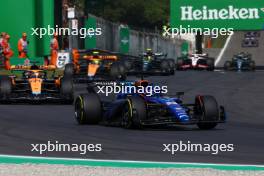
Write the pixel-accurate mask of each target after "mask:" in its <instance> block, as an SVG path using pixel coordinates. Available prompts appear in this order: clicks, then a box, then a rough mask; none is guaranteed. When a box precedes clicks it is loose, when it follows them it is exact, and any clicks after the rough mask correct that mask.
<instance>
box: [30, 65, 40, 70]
mask: <svg viewBox="0 0 264 176" xmlns="http://www.w3.org/2000/svg"><path fill="white" fill-rule="evenodd" d="M30 69H31V70H39V66H38V65H36V64H33V65H32V66H31V67H30Z"/></svg>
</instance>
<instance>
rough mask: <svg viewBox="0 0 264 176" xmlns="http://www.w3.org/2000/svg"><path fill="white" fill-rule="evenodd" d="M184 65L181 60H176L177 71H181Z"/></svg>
mask: <svg viewBox="0 0 264 176" xmlns="http://www.w3.org/2000/svg"><path fill="white" fill-rule="evenodd" d="M183 64H184V60H183V59H177V70H182V65H183Z"/></svg>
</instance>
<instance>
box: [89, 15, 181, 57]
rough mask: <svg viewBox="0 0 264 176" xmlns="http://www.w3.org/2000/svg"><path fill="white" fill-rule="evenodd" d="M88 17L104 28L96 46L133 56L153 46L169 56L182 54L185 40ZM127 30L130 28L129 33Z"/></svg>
mask: <svg viewBox="0 0 264 176" xmlns="http://www.w3.org/2000/svg"><path fill="white" fill-rule="evenodd" d="M88 19H89V20H91V19H93V20H95V21H96V27H97V28H101V29H102V35H100V36H96V42H95V47H96V48H99V49H103V50H109V51H115V52H122V53H126V54H130V55H133V56H138V55H139V54H140V53H142V52H144V51H145V50H146V49H147V48H151V49H152V50H153V51H154V52H163V53H166V54H167V55H168V57H169V58H176V57H177V56H179V55H181V49H182V44H183V43H184V40H181V39H174V40H172V39H166V38H164V37H162V36H161V35H160V34H159V33H149V32H142V31H136V30H131V29H129V27H128V26H125V25H122V24H118V23H112V22H109V21H107V20H104V19H102V18H99V17H96V16H93V15H89V18H88ZM126 30H128V32H127V33H126ZM121 31H123V32H121ZM89 45H90V44H89ZM126 48H127V51H126Z"/></svg>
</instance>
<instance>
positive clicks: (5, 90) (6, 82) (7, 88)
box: [0, 76, 12, 98]
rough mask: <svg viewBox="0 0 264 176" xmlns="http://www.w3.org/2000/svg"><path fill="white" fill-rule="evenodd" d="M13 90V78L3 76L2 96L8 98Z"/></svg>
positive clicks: (0, 88)
mask: <svg viewBox="0 0 264 176" xmlns="http://www.w3.org/2000/svg"><path fill="white" fill-rule="evenodd" d="M11 92H12V83H11V79H10V78H9V77H8V76H2V77H1V78H0V96H1V97H2V98H7V97H8V95H10V94H11Z"/></svg>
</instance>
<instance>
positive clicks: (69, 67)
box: [64, 63, 74, 76]
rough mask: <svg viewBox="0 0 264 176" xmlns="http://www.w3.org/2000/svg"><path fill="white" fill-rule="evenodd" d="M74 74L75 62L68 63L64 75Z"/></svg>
mask: <svg viewBox="0 0 264 176" xmlns="http://www.w3.org/2000/svg"><path fill="white" fill-rule="evenodd" d="M73 75H74V64H72V63H70V64H66V65H65V68H64V76H73Z"/></svg>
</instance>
